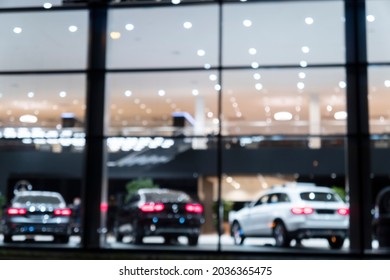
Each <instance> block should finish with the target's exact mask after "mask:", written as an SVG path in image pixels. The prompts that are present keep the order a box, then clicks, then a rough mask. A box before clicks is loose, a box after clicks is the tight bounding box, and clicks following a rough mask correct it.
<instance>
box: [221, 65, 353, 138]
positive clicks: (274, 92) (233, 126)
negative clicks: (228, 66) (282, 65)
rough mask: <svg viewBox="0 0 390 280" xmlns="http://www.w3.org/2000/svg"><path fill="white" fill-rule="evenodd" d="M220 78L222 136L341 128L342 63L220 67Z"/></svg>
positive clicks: (343, 104) (339, 130)
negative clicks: (317, 66) (318, 66)
mask: <svg viewBox="0 0 390 280" xmlns="http://www.w3.org/2000/svg"><path fill="white" fill-rule="evenodd" d="M222 81H223V103H222V105H223V107H222V112H223V119H222V128H223V130H222V131H223V134H225V135H245V134H247V135H248V134H249V135H251V134H259V135H264V134H266V135H272V134H311V135H319V134H327V135H330V134H340V133H341V134H344V133H345V132H346V117H347V116H346V101H345V87H346V85H345V70H344V69H343V68H323V69H309V68H305V69H303V68H297V69H278V70H276V69H272V70H270V69H257V70H229V71H228V70H225V71H224V72H223V77H222Z"/></svg>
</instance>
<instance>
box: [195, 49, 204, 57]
mask: <svg viewBox="0 0 390 280" xmlns="http://www.w3.org/2000/svg"><path fill="white" fill-rule="evenodd" d="M196 54H197V55H198V56H205V54H206V52H205V51H204V50H198V51H197V52H196Z"/></svg>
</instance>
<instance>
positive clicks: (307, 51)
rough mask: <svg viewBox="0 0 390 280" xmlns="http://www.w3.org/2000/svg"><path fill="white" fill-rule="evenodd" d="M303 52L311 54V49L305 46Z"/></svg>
mask: <svg viewBox="0 0 390 280" xmlns="http://www.w3.org/2000/svg"><path fill="white" fill-rule="evenodd" d="M301 50H302V52H303V53H309V52H310V48H309V47H308V46H303V47H302V48H301Z"/></svg>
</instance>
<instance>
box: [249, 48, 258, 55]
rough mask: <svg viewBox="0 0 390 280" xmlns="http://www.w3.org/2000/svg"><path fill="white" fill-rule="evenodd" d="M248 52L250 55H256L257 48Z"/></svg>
mask: <svg viewBox="0 0 390 280" xmlns="http://www.w3.org/2000/svg"><path fill="white" fill-rule="evenodd" d="M248 52H249V54H250V55H255V54H256V53H257V50H256V49H255V48H250V49H249V50H248Z"/></svg>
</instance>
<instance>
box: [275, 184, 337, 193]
mask: <svg viewBox="0 0 390 280" xmlns="http://www.w3.org/2000/svg"><path fill="white" fill-rule="evenodd" d="M269 191H270V192H275V191H280V192H333V190H332V189H331V188H329V187H326V186H317V185H315V184H305V183H303V184H301V183H293V184H286V185H277V186H273V187H271V188H270V189H269Z"/></svg>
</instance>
